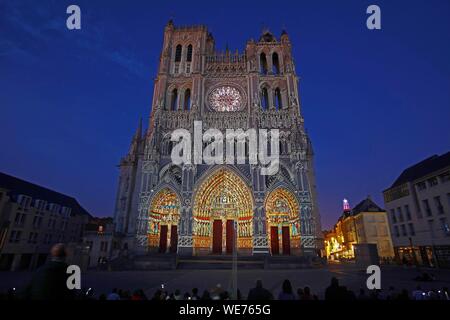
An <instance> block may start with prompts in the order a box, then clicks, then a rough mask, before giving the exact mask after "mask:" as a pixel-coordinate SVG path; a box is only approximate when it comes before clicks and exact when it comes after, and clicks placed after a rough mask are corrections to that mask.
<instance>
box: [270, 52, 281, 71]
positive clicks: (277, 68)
mask: <svg viewBox="0 0 450 320" xmlns="http://www.w3.org/2000/svg"><path fill="white" fill-rule="evenodd" d="M272 73H273V74H277V75H278V74H280V60H279V59H278V53H276V52H274V53H273V55H272Z"/></svg>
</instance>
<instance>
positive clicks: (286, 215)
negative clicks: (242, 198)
mask: <svg viewBox="0 0 450 320" xmlns="http://www.w3.org/2000/svg"><path fill="white" fill-rule="evenodd" d="M264 208H265V212H266V225H267V230H270V231H269V232H268V235H267V236H268V240H269V243H270V244H271V253H272V254H278V253H279V245H278V244H279V243H280V242H281V243H282V247H283V254H290V253H291V249H294V250H295V251H297V252H298V250H299V249H300V231H301V222H300V215H299V212H300V206H299V203H298V201H297V198H296V196H295V194H294V193H293V192H292V191H291V190H289V189H287V188H285V187H281V186H280V187H277V188H275V189H273V190H272V191H270V192H269V193H268V194H267V196H266V199H265V202H264ZM281 231H283V232H281ZM286 241H287V242H286Z"/></svg>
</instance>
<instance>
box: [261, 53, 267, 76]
mask: <svg viewBox="0 0 450 320" xmlns="http://www.w3.org/2000/svg"><path fill="white" fill-rule="evenodd" d="M259 61H260V64H261V74H267V71H268V67H267V58H266V54H265V53H264V52H263V53H261V56H260V60H259Z"/></svg>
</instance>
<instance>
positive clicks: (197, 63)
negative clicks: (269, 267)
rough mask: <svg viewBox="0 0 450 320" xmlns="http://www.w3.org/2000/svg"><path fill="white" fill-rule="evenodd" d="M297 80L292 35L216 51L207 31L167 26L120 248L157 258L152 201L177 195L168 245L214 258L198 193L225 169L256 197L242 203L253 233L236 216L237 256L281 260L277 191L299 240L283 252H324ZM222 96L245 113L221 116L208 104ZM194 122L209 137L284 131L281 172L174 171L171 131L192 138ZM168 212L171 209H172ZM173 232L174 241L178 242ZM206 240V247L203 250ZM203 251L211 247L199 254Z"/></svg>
mask: <svg viewBox="0 0 450 320" xmlns="http://www.w3.org/2000/svg"><path fill="white" fill-rule="evenodd" d="M298 81H299V79H298V77H297V75H296V73H295V66H294V61H293V58H292V51H291V42H290V40H289V37H288V35H287V33H286V32H283V33H282V35H281V38H280V39H279V40H278V39H277V38H276V37H275V36H274V35H273V34H271V33H270V32H269V31H266V32H263V34H262V36H261V37H260V39H259V40H258V41H254V40H249V41H248V42H247V44H246V47H245V51H244V52H242V53H240V52H238V51H236V52H230V51H229V50H226V51H225V52H217V51H216V50H215V46H214V38H213V37H212V35H211V34H210V33H209V32H208V30H207V28H206V27H205V26H190V27H176V26H175V25H174V24H173V23H172V22H169V23H168V24H167V25H166V27H165V30H164V40H163V47H162V52H161V56H160V62H159V70H158V74H157V76H156V79H155V82H154V94H153V100H152V111H151V116H150V122H149V126H148V129H147V131H146V132H143V130H142V125H139V128H138V130H137V132H136V134H135V135H134V137H133V139H132V142H131V146H130V149H129V151H128V153H127V154H126V156H125V157H124V158H123V159H122V160H121V162H120V166H119V168H120V172H119V182H118V190H117V197H116V206H115V216H114V220H115V225H116V231H118V232H121V233H123V234H125V235H126V238H125V239H124V240H123V241H124V243H127V246H128V247H129V248H130V250H132V251H133V252H134V253H135V254H144V253H146V252H149V251H152V247H153V246H154V245H155V243H156V242H157V241H158V238H156V240H154V241H153V240H149V239H150V238H151V237H150V236H149V234H150V233H151V232H152V230H153V229H152V228H153V227H155V226H156V227H155V228H156V229H155V230H156V231H155V232H156V234H159V233H160V232H161V230H162V229H161V225H162V224H161V223H159V222H158V223H155V221H152V219H153V218H152V217H151V215H150V212H153V211H152V208H151V206H152V204H154V203H156V202H157V200H155V197H157V196H158V197H160V195H161V192H170V193H171V194H173V195H174V196H175V198H176V200H175V202H174V203H175V204H174V206H173V207H174V208H176V210H177V211H176V216H177V217H176V219H175V220H176V222H174V221H175V220H173V221H172V224H176V226H177V228H176V229H170V228H169V231H168V234H169V237H171V239H172V238H174V237H176V238H174V239H176V242H177V248H176V252H177V253H178V254H187V255H191V254H203V253H208V248H209V247H208V246H211V245H212V244H211V242H212V240H208V238H202V236H200V234H201V227H202V223H203V222H202V221H203V220H202V221H200V215H201V214H202V212H203V211H202V210H204V209H205V208H202V207H199V206H200V204H199V203H198V201H200V200H198V199H201V197H202V195H201V194H198V193H199V192H200V191H199V192H198V190H204V189H207V186H206V185H205V184H206V183H210V182H211V181H210V182H207V181H208V179H209V178H211V177H214V175H217V176H220V175H219V173H218V172H219V171H220V170H225V171H224V172H226V173H224V174H225V175H227V177H228V176H229V177H230V179H229V181H234V180H233V179H237V180H236V181H238V180H239V181H238V182H237V184H236V188H238V186H239V188H242V189H245V190H244V193H245V192H246V190H247V189H248V190H250V196H249V197H248V201H244V202H245V203H247V204H248V206H249V208H250V211H251V212H250V214H249V219H250V220H249V221H250V226H251V227H250V230H247V229H245V225H244V222H242V223H241V220H240V219H241V218H239V226H238V229H239V230H240V231H239V235H238V247H239V248H242V250H239V252H241V253H243V254H256V253H266V254H267V253H274V251H273V250H272V249H271V243H270V240H269V238H270V236H269V233H270V230H269V227H270V226H269V225H268V218H267V217H268V213H266V211H267V210H268V207H267V206H268V198H269V197H270V195H271V194H272V195H273V194H274V192H279V194H280V197H282V194H286V195H287V200H285V201H284V200H282V199H281V198H280V199H281V200H280V201H278V202H277V201H275V202H274V203H277V205H278V206H281V207H286V208H287V209H286V210H287V211H289V212H290V213H289V214H290V215H291V216H290V218H289V219H290V220H289V221H290V222H289V224H287V222H286V223H285V224H286V226H287V228H288V229H286V230H290V233H291V237H292V239H294V238H295V239H294V240H295V241H294V240H292V242H291V248H292V250H289V248H287V247H286V248H285V247H283V249H282V250H280V251H281V252H282V253H285V254H287V253H290V254H315V253H316V252H317V249H319V247H320V246H321V244H320V243H321V241H320V240H319V239H320V238H321V237H322V236H321V227H320V216H319V211H318V206H317V202H316V186H315V177H314V167H313V150H312V146H311V141H310V139H309V138H308V135H307V134H306V132H305V128H304V120H303V117H302V112H301V109H302V108H301V103H300V99H299V90H298ZM218 89H222V90H225V89H227V90H232V91H233V92H235V93H236V94H238V96H239V97H238V99H239V100H238V104H239V108H237V109H236V110H228V111H223V110H222V111H217V109H214V107H213V106H212V103H211V99H210V97H211V95H212V94H213V93H214V92H217V90H218ZM194 121H202V122H203V130H207V129H209V128H216V129H219V130H222V131H225V129H238V128H241V129H243V130H247V129H249V128H255V129H256V130H260V129H272V128H276V129H279V131H280V170H279V171H278V173H277V174H275V175H272V176H264V175H261V174H260V170H261V166H260V165H253V164H252V165H251V164H248V162H246V164H236V165H213V166H208V165H206V164H188V165H183V166H181V167H180V166H175V165H173V163H172V160H171V150H172V145H173V143H172V142H171V141H170V134H171V132H172V131H173V130H175V129H179V128H184V129H187V130H189V131H191V132H192V131H193V125H194ZM222 176H223V175H222ZM236 177H237V178H236ZM209 180H211V179H209ZM241 182H242V184H241ZM231 185H233V184H231ZM167 190H168V191H167ZM279 190H282V191H279ZM201 192H203V191H201ZM236 192H237V191H236ZM275 195H276V194H275ZM224 197H225V196H224ZM272 198H273V197H272ZM240 199H241V200H242V199H244V198H240ZM206 200H208V199H206ZM206 200H205V201H206ZM275 200H276V199H275ZM155 201H156V202H155ZM196 201H197V203H196ZM208 201H209V200H208ZM224 201H225V200H224ZM248 202H250V203H248ZM288 202H289V203H288ZM208 203H209V202H208ZM154 205H155V206H156V205H157V204H154ZM230 205H231V206H232V203H230ZM161 208H168V205H166V206H165V207H164V206H163V207H161ZM272 209H273V208H272ZM167 210H169V209H167ZM196 210H197V211H196ZM292 211H295V212H292ZM274 212H275V211H274ZM292 214H293V215H292ZM155 219H156V218H155ZM158 219H160V218H158ZM161 219H162V218H161ZM242 219H244V218H242ZM242 221H243V220H242ZM293 221H297V222H295V223H294V222H293ZM225 222H226V220H224V223H225ZM205 225H206V231H205V232H204V233H205V234H206V236H205V237H207V236H208V235H209V236H212V235H211V232H212V231H211V230H212V228H213V221H212V220H211V221H206V222H205ZM274 225H275V223H274ZM150 226H152V227H150ZM281 227H282V225H281V223H280V228H281ZM158 228H159V229H158ZM171 230H172V232H176V233H177V234H176V235H175V234H172V235H171V234H170V232H171ZM174 230H176V231H174ZM246 230H247V231H246ZM274 230H275V229H274ZM277 230H281V229H276V230H275V233H277ZM226 232H227V231H226V230H225V227H224V233H226ZM283 232H284V231H283ZM275 233H274V234H275ZM278 233H280V235H279V240H280V242H282V243H284V242H286V241H288V239H287V238H283V239H284V240H283V239H282V235H281V232H278ZM228 234H229V233H228ZM288 234H289V233H288ZM197 235H198V236H197ZM295 235H296V236H295ZM246 237H247V238H246ZM274 237H275V236H273V238H274ZM277 237H278V236H277ZM246 239H247V240H246ZM248 239H250V240H248ZM274 239H275V238H274ZM277 240H278V239H277ZM152 241H153V242H152ZM173 241H174V240H173ZM202 241H203V242H204V245H201V244H200V243H202ZM283 241H284V242H283ZM196 243H197V244H196ZM293 243H295V245H294V244H293ZM224 245H225V240H224ZM196 246H200V247H203V249H205V250H200V249H199V250H196ZM244 249H245V250H244ZM224 252H225V249H224Z"/></svg>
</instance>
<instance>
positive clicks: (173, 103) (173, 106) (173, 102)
mask: <svg viewBox="0 0 450 320" xmlns="http://www.w3.org/2000/svg"><path fill="white" fill-rule="evenodd" d="M177 109H178V90H177V88H174V89H173V90H172V94H171V97H170V110H172V111H175V110H177Z"/></svg>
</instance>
